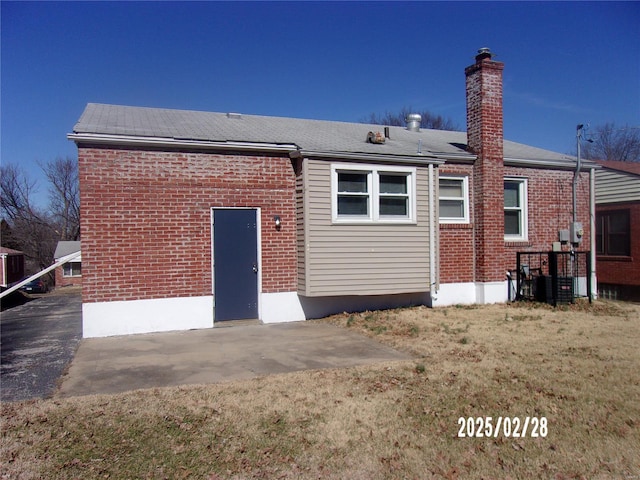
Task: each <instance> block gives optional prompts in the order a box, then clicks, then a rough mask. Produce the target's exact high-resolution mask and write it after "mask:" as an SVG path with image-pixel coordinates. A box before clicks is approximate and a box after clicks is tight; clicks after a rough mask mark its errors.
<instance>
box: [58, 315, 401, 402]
mask: <svg viewBox="0 0 640 480" xmlns="http://www.w3.org/2000/svg"><path fill="white" fill-rule="evenodd" d="M410 358H412V357H411V356H410V355H408V354H406V353H402V352H398V351H396V350H394V349H392V348H390V347H387V346H384V345H381V344H380V343H377V342H375V341H373V340H371V339H369V338H367V337H365V336H363V335H360V334H358V333H355V332H351V331H349V330H346V329H342V328H339V327H336V326H333V325H328V324H324V323H320V322H313V321H310V322H309V321H308V322H295V323H285V324H270V325H238V326H231V327H229V328H213V329H207V330H192V331H185V332H168V333H153V334H141V335H128V336H120V337H107V338H90V339H84V340H82V342H81V343H80V347H79V348H78V351H77V352H76V355H75V358H74V360H73V362H72V363H71V366H70V368H69V369H68V373H67V374H66V375H65V376H64V377H63V378H62V384H61V386H60V389H59V390H58V392H57V393H56V395H57V396H61V397H67V396H74V395H88V394H102V393H106V394H110V393H119V392H124V391H129V390H135V389H140V388H152V387H165V386H177V385H186V384H207V383H216V382H222V381H227V380H237V379H247V378H253V377H257V376H261V375H269V374H273V373H284V372H292V371H296V370H305V369H320V368H336V367H351V366H355V365H363V364H370V363H375V362H383V361H392V360H406V359H410Z"/></svg>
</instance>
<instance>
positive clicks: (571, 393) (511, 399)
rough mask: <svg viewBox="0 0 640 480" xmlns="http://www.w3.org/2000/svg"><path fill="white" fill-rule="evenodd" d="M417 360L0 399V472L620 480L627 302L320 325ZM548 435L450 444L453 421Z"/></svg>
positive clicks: (627, 394)
mask: <svg viewBox="0 0 640 480" xmlns="http://www.w3.org/2000/svg"><path fill="white" fill-rule="evenodd" d="M323 321H327V322H331V323H334V324H338V325H342V326H344V327H345V328H350V329H355V330H357V331H361V332H363V333H365V334H367V335H370V336H372V337H374V338H376V339H378V340H379V341H381V342H384V343H387V344H390V345H393V346H395V347H397V348H400V349H405V350H407V351H410V352H412V353H414V354H415V355H416V356H417V359H416V360H413V361H406V362H394V363H388V364H378V365H374V366H368V367H357V368H352V369H342V370H323V371H311V372H298V373H293V374H285V375H277V376H271V377H264V378H260V379H255V380H250V381H243V382H233V383H226V384H219V385H211V386H194V387H182V388H173V389H155V390H145V391H137V392H132V393H128V394H121V395H113V396H91V397H76V398H70V399H53V400H46V401H35V402H24V403H13V404H3V405H2V446H1V450H0V454H1V456H0V461H1V466H0V478H12V479H14V478H15V479H18V478H25V479H26V478H52V479H57V478H60V479H63V478H64V479H67V478H82V479H92V478H96V479H97V478H153V479H162V478H170V479H174V478H202V479H217V478H238V479H239V478H330V479H332V478H333V479H340V478H352V479H385V478H421V479H422V478H448V479H454V478H554V479H569V478H589V479H590V478H602V479H605V478H633V477H634V476H640V374H639V373H638V370H639V368H640V354H639V351H638V345H639V344H640V307H639V306H637V305H630V304H616V303H609V302H598V303H595V304H594V305H592V306H590V305H589V304H579V305H574V306H571V307H567V308H564V309H557V310H556V309H552V308H550V307H545V306H534V305H525V306H509V305H500V306H488V307H450V308H441V309H427V308H422V307H417V308H412V309H402V310H394V311H381V312H365V313H361V314H353V315H349V314H344V315H338V316H334V317H331V318H329V319H326V320H323ZM478 416H482V417H485V416H492V417H494V418H496V417H499V416H503V417H504V416H510V417H520V418H524V417H526V416H530V417H542V416H544V417H546V418H547V419H548V430H549V433H548V435H547V437H546V438H541V437H538V438H531V437H530V436H527V437H526V438H508V437H505V436H504V435H499V436H498V437H496V438H458V437H457V433H458V430H459V427H458V418H459V417H478Z"/></svg>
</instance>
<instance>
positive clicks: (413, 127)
mask: <svg viewBox="0 0 640 480" xmlns="http://www.w3.org/2000/svg"><path fill="white" fill-rule="evenodd" d="M404 121H405V122H407V130H409V131H410V132H419V131H420V124H421V123H422V115H420V114H419V113H410V114H409V115H407V118H405V119H404Z"/></svg>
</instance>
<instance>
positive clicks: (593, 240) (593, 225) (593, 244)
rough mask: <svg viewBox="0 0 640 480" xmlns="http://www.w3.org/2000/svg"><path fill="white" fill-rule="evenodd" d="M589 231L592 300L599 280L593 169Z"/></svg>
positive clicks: (593, 170)
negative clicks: (597, 274)
mask: <svg viewBox="0 0 640 480" xmlns="http://www.w3.org/2000/svg"><path fill="white" fill-rule="evenodd" d="M589 180H590V185H589V193H590V195H589V196H590V199H589V217H590V218H589V231H590V232H591V238H590V242H589V250H590V251H591V271H590V272H589V275H591V297H592V299H594V300H595V299H596V298H598V283H597V282H598V279H597V277H596V170H595V168H592V169H590V170H589Z"/></svg>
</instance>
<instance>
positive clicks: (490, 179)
mask: <svg viewBox="0 0 640 480" xmlns="http://www.w3.org/2000/svg"><path fill="white" fill-rule="evenodd" d="M492 57H493V54H492V53H491V51H490V50H489V49H488V48H482V49H480V50H479V51H478V55H476V62H475V63H474V64H473V65H470V66H468V67H467V68H466V69H465V71H464V73H465V75H466V88H467V145H468V148H469V150H471V151H472V152H473V153H475V154H476V155H477V156H478V158H477V160H476V162H475V164H474V168H473V180H472V182H473V197H474V202H473V205H474V232H475V235H474V241H475V252H476V253H475V259H476V261H475V276H476V278H475V281H476V283H482V282H498V281H504V279H505V269H504V256H503V253H504V150H503V136H504V134H503V120H502V70H503V68H504V64H503V63H501V62H496V61H494V60H492ZM479 300H482V299H479Z"/></svg>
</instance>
